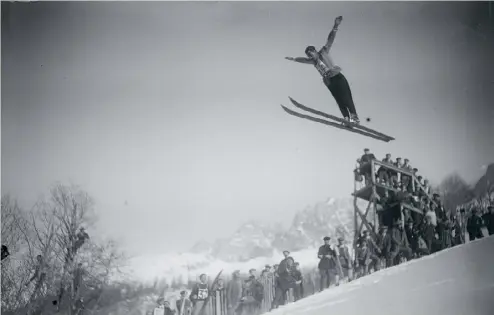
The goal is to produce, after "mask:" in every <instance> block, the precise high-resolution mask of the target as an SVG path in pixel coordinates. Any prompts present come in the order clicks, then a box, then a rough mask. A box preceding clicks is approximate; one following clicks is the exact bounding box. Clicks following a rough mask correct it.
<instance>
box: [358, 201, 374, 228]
mask: <svg viewBox="0 0 494 315" xmlns="http://www.w3.org/2000/svg"><path fill="white" fill-rule="evenodd" d="M371 205H372V201H369V203H368V204H367V208H366V209H365V214H364V217H366V218H367V216H368V215H369V211H370V207H371ZM357 225H358V230H357V234H356V235H357V237H360V233H361V232H362V228H363V227H364V223H363V222H362V224H357Z"/></svg>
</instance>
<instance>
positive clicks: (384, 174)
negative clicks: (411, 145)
mask: <svg viewBox="0 0 494 315" xmlns="http://www.w3.org/2000/svg"><path fill="white" fill-rule="evenodd" d="M382 162H383V163H386V164H393V160H391V154H390V153H388V154H386V157H385V158H384V159H382ZM377 176H378V178H379V182H380V183H381V184H383V185H390V180H389V179H390V174H389V170H388V169H387V168H385V167H383V166H381V167H379V169H378V171H377Z"/></svg>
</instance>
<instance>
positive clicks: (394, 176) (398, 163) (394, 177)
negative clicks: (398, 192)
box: [389, 157, 402, 188]
mask: <svg viewBox="0 0 494 315" xmlns="http://www.w3.org/2000/svg"><path fill="white" fill-rule="evenodd" d="M393 165H394V166H395V167H397V168H401V167H402V163H401V157H397V158H396V161H395V162H394V163H393ZM389 175H390V176H391V182H392V183H393V187H394V188H398V187H399V182H400V177H401V176H400V173H398V172H396V171H389Z"/></svg>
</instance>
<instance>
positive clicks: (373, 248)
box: [361, 226, 384, 271]
mask: <svg viewBox="0 0 494 315" xmlns="http://www.w3.org/2000/svg"><path fill="white" fill-rule="evenodd" d="M383 227H384V226H381V227H380V228H379V230H380V231H382V230H383ZM377 237H378V239H377V242H379V238H380V237H382V236H380V235H379V234H378V235H377ZM361 241H362V242H363V243H365V244H366V245H367V246H366V247H367V248H368V251H369V259H370V262H369V265H368V266H367V267H368V270H370V269H371V268H373V269H374V271H379V269H381V259H380V258H379V256H380V255H381V254H382V248H380V247H379V245H378V243H376V242H374V240H373V239H372V238H371V237H370V235H369V231H367V230H364V231H363V236H362V239H361Z"/></svg>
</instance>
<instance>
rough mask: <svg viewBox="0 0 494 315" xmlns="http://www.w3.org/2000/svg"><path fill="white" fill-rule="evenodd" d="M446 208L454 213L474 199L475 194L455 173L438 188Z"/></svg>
mask: <svg viewBox="0 0 494 315" xmlns="http://www.w3.org/2000/svg"><path fill="white" fill-rule="evenodd" d="M438 191H439V194H440V195H441V197H442V199H443V203H444V207H445V208H446V209H447V210H448V211H453V210H455V209H456V208H457V206H459V205H462V204H465V203H467V202H469V201H470V200H472V199H473V198H474V193H473V191H472V189H471V188H470V186H469V185H468V184H467V183H466V181H465V180H464V179H463V178H461V176H460V175H458V174H457V173H454V174H452V175H449V176H448V177H446V178H445V179H444V180H443V181H442V182H441V184H440V185H439V187H438Z"/></svg>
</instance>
